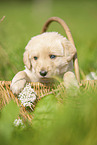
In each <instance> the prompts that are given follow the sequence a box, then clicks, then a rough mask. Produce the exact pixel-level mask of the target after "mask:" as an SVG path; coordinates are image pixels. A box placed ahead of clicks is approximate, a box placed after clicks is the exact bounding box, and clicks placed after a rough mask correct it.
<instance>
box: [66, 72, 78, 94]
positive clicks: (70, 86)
mask: <svg viewBox="0 0 97 145" xmlns="http://www.w3.org/2000/svg"><path fill="white" fill-rule="evenodd" d="M63 79H64V86H65V88H66V90H67V91H68V92H69V93H70V94H72V93H73V94H72V95H75V94H77V92H78V90H79V85H78V82H77V80H76V77H75V75H74V73H73V72H71V71H68V72H66V73H65V74H64V77H63Z"/></svg>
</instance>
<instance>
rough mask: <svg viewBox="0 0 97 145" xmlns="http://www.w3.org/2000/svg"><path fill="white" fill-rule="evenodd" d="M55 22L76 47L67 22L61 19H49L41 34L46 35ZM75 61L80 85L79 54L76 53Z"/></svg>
mask: <svg viewBox="0 0 97 145" xmlns="http://www.w3.org/2000/svg"><path fill="white" fill-rule="evenodd" d="M53 21H56V22H58V23H59V24H61V26H62V27H63V28H64V30H65V33H66V35H67V37H68V40H69V41H71V43H72V44H73V45H74V46H75V44H74V40H73V37H72V35H71V32H70V29H69V27H68V26H67V24H66V23H65V21H63V20H62V19H61V18H59V17H51V18H49V19H48V20H47V21H46V22H45V24H44V26H43V29H42V31H41V33H44V32H46V31H47V29H48V26H49V25H50V23H51V22H53ZM73 61H74V69H75V75H76V78H77V81H78V82H79V83H80V74H79V65H78V59H77V52H76V53H75V55H74V57H73Z"/></svg>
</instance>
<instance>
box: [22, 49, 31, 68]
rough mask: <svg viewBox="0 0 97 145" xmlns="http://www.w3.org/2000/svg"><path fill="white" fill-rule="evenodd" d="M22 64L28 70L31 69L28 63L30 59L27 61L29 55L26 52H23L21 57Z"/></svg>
mask: <svg viewBox="0 0 97 145" xmlns="http://www.w3.org/2000/svg"><path fill="white" fill-rule="evenodd" d="M23 62H24V64H25V66H26V67H27V68H28V69H30V68H31V63H30V59H29V53H28V51H27V50H26V51H25V52H24V55H23Z"/></svg>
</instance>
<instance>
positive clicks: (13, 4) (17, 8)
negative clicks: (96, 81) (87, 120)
mask: <svg viewBox="0 0 97 145" xmlns="http://www.w3.org/2000/svg"><path fill="white" fill-rule="evenodd" d="M2 16H6V17H5V19H4V21H3V22H1V23H0V80H11V79H12V78H13V76H14V75H15V74H16V73H17V72H18V71H20V70H23V69H24V64H23V52H24V51H25V46H26V44H27V43H28V41H29V40H30V39H31V37H33V36H35V35H38V34H40V32H41V29H42V27H43V25H44V23H45V21H46V20H47V19H48V18H49V17H52V16H57V17H60V18H62V19H63V20H64V21H65V22H66V23H67V25H68V26H69V28H70V30H71V32H72V35H73V38H74V42H75V45H76V48H77V52H78V60H79V66H80V69H81V70H83V72H84V73H85V74H87V73H89V72H90V71H96V70H97V1H96V0H95V1H94V0H85V1H84V0H79V1H76V0H74V1H73V0H13V1H12V0H9V1H7V0H1V1H0V19H1V18H2ZM48 31H58V32H59V33H61V34H62V35H64V36H66V35H65V32H64V30H63V28H62V27H61V26H60V25H59V24H57V23H52V24H51V25H50V27H49V30H48Z"/></svg>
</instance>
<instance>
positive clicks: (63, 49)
mask: <svg viewBox="0 0 97 145" xmlns="http://www.w3.org/2000/svg"><path fill="white" fill-rule="evenodd" d="M75 53H76V49H75V47H74V46H73V45H72V44H71V42H70V41H68V40H67V39H66V38H65V37H63V36H61V35H60V34H58V33H57V32H45V33H43V34H40V35H38V36H35V37H32V39H31V40H30V41H29V43H28V44H27V46H26V48H25V52H24V58H23V61H24V64H25V70H23V71H20V72H18V73H17V74H16V75H15V77H14V78H13V80H12V83H11V90H12V92H13V93H14V94H18V93H19V92H20V91H22V89H23V88H24V86H25V83H26V82H29V81H30V82H41V83H49V81H51V80H53V77H54V76H57V77H63V80H64V85H65V87H66V88H68V87H69V84H70V83H71V78H73V79H72V80H73V82H76V79H75V75H74V74H73V72H71V71H72V69H73V60H72V59H73V56H74V55H75ZM64 74H65V75H64ZM69 78H70V79H69ZM68 83H69V84H68ZM74 84H75V83H74Z"/></svg>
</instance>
